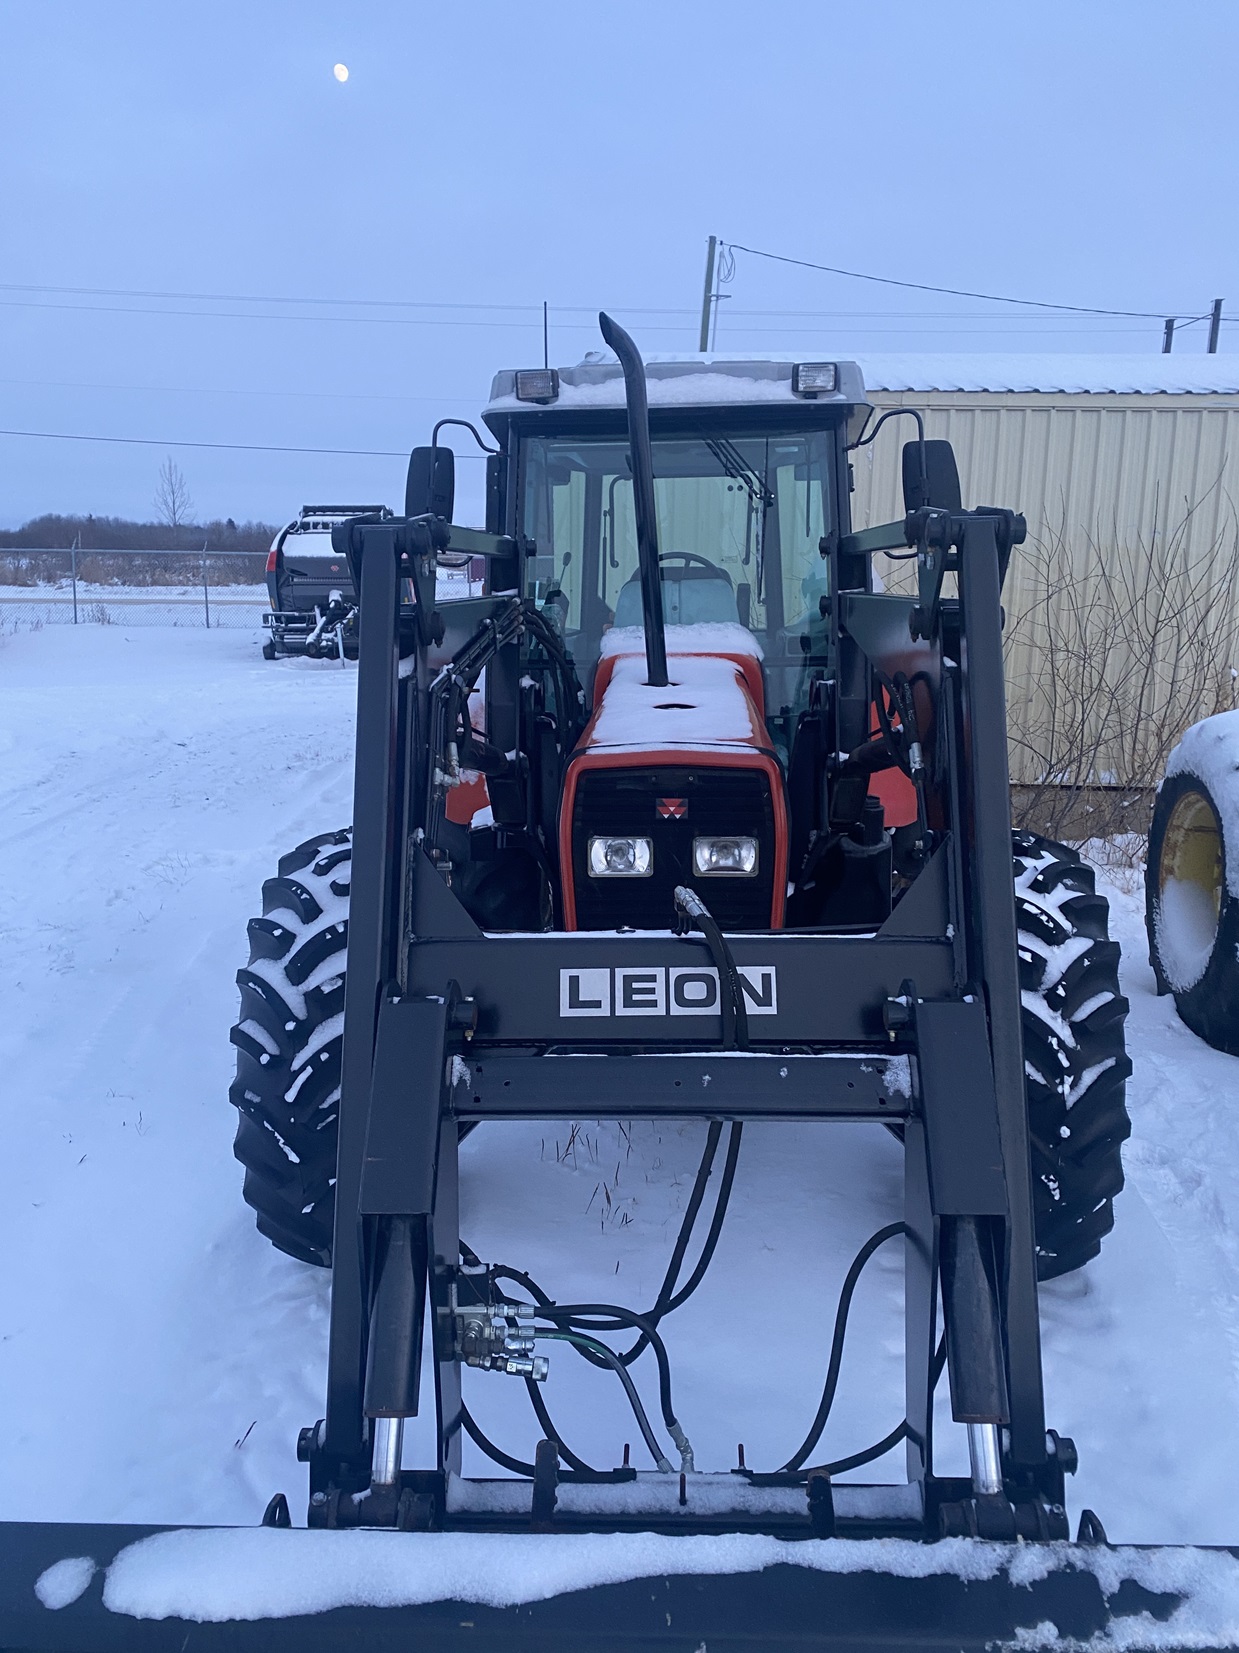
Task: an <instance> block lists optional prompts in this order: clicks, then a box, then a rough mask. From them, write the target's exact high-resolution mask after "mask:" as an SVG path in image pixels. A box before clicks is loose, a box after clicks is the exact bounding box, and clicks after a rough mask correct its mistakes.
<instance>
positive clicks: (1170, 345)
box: [1162, 316, 1178, 356]
mask: <svg viewBox="0 0 1239 1653" xmlns="http://www.w3.org/2000/svg"><path fill="white" fill-rule="evenodd" d="M1177 320H1178V317H1177V316H1167V317H1166V330H1165V332H1164V333H1163V334H1162V355H1163V356H1168V355H1169V354H1170V352H1171V351H1172V350H1173V349H1174V324H1175V322H1176V321H1177Z"/></svg>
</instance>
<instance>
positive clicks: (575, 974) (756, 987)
mask: <svg viewBox="0 0 1239 1653" xmlns="http://www.w3.org/2000/svg"><path fill="white" fill-rule="evenodd" d="M736 969H737V972H738V974H739V976H740V986H741V989H742V991H743V993H744V1006H745V1009H746V1010H747V1011H748V1013H749V1015H750V1016H774V1015H776V1014H777V1013H778V1008H779V988H778V976H777V972H776V970H775V967H774V965H773V964H740V965H737V966H736ZM559 1014H560V1015H561V1016H717V1015H718V1014H719V987H718V971H717V970H713V969H709V968H706V969H701V968H697V967H693V968H689V969H680V968H670V969H667V968H664V967H663V966H662V965H654V966H652V967H648V968H647V967H644V966H625V968H623V969H617V970H610V969H601V970H561V971H560V972H559Z"/></svg>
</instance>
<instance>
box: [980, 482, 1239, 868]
mask: <svg viewBox="0 0 1239 1653" xmlns="http://www.w3.org/2000/svg"><path fill="white" fill-rule="evenodd" d="M1193 514H1194V510H1188V511H1187V512H1186V514H1185V515H1184V517H1183V519H1182V520H1181V521H1180V522H1179V524H1178V525H1177V526H1176V527H1175V528H1174V529H1172V530H1171V531H1170V532H1168V533H1165V534H1155V535H1153V536H1150V537H1149V538H1147V539H1145V538H1140V537H1135V538H1131V539H1126V540H1125V539H1123V538H1122V537H1121V536H1120V535H1118V534H1117V533H1116V534H1115V536H1114V538H1113V539H1112V540H1110V541H1109V542H1108V543H1106V544H1105V545H1103V544H1102V543H1100V542H1099V541H1098V540H1097V539H1096V538H1095V537H1093V536H1086V537H1085V539H1084V542H1083V554H1082V555H1081V554H1079V552H1078V551H1077V552H1076V554H1075V555H1073V554H1072V553H1073V547H1072V546H1071V545H1070V544H1069V543H1068V541H1067V538H1066V536H1065V535H1064V534H1063V533H1061V532H1057V533H1056V532H1051V533H1049V534H1048V535H1047V537H1046V538H1045V539H1044V540H1037V541H1029V542H1028V543H1027V544H1025V545H1024V546H1022V547H1020V549H1019V550H1018V551H1017V553H1016V557H1017V562H1016V564H1014V565H1013V568H1012V574H1013V576H1014V579H1013V581H1012V586H1011V587H1009V588H1008V602H1009V603H1011V608H1012V613H1011V618H1010V620H1009V623H1008V627H1007V636H1006V648H1007V659H1008V674H1007V675H1008V736H1009V741H1010V751H1011V771H1012V779H1013V780H1014V781H1015V782H1017V783H1018V784H1017V785H1016V786H1015V787H1014V789H1013V802H1014V809H1015V815H1016V820H1017V824H1019V825H1027V826H1029V827H1033V828H1035V830H1037V831H1041V832H1048V833H1050V834H1051V835H1052V836H1055V837H1067V838H1071V839H1079V838H1112V837H1115V836H1116V835H1120V834H1127V835H1131V834H1133V833H1134V834H1144V833H1146V832H1147V828H1148V817H1149V813H1150V809H1151V801H1152V797H1153V794H1154V791H1155V789H1156V787H1157V784H1158V782H1159V781H1160V780H1161V777H1162V774H1163V772H1164V770H1165V765H1166V759H1167V757H1168V756H1169V754H1170V751H1171V749H1172V748H1173V746H1174V745H1175V743H1176V742H1177V741H1178V739H1179V737H1180V736H1181V735H1182V733H1183V731H1184V730H1185V729H1186V728H1187V727H1188V726H1189V724H1192V723H1195V722H1196V721H1197V720H1198V719H1200V718H1202V717H1208V716H1210V715H1211V714H1212V713H1214V712H1221V711H1229V710H1231V709H1232V708H1233V707H1234V706H1235V705H1236V704H1239V694H1237V690H1236V684H1237V680H1239V672H1237V671H1236V661H1239V612H1237V609H1236V597H1237V593H1239V525H1236V524H1232V526H1231V527H1229V528H1228V529H1227V530H1226V532H1225V533H1224V534H1221V535H1219V537H1218V538H1217V539H1216V540H1215V541H1214V542H1213V543H1212V544H1211V545H1209V546H1206V547H1203V548H1202V547H1201V546H1199V545H1197V546H1195V547H1193V548H1192V550H1191V552H1190V555H1189V553H1188V549H1187V544H1186V541H1187V530H1188V525H1189V523H1190V522H1191V519H1192V516H1193ZM1012 590H1013V591H1014V600H1012V596H1011V592H1012Z"/></svg>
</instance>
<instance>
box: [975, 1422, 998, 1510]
mask: <svg viewBox="0 0 1239 1653" xmlns="http://www.w3.org/2000/svg"><path fill="white" fill-rule="evenodd" d="M968 1457H969V1459H970V1460H971V1462H972V1490H973V1491H974V1492H975V1493H977V1494H981V1493H994V1492H1001V1491H1002V1450H1001V1447H1000V1445H999V1440H998V1425H997V1424H996V1423H970V1424H969V1425H968Z"/></svg>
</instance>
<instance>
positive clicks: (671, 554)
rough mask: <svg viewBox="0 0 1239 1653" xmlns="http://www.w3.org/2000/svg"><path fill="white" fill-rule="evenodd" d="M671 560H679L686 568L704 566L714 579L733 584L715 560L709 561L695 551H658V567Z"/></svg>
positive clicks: (728, 575)
mask: <svg viewBox="0 0 1239 1653" xmlns="http://www.w3.org/2000/svg"><path fill="white" fill-rule="evenodd" d="M672 561H678V562H681V563H683V565H684V566H685V567H686V568H689V567H691V568H704V569H705V570H706V571H707V572H708V573H710V574H713V575H714V576H715V578H716V579H720V580H726V581H727V584H728V585H732V584H734V581H733V580H732V577H731V575H730V574H729V573H728V572H727V570H726V569H725V568H720V567H719V565H718V564H717V563H716V562H711V561H710V559H709V557H702V556H699V555H698V553H697V552H696V551H662V552H660V553H659V557H658V566H659V567H660V568H661V567H662V565H663V563H665V562H672Z"/></svg>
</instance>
